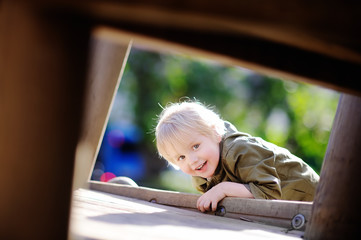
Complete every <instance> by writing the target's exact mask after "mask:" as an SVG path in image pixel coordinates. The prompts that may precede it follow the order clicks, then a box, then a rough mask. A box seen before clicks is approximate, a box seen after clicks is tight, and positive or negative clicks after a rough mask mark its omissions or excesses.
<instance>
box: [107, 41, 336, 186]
mask: <svg viewBox="0 0 361 240" xmlns="http://www.w3.org/2000/svg"><path fill="white" fill-rule="evenodd" d="M184 96H187V97H189V98H196V99H198V100H199V101H201V102H203V103H205V104H206V105H211V106H214V107H215V109H216V111H217V112H218V113H220V115H221V116H222V118H223V119H225V120H228V121H230V122H232V123H233V124H234V125H235V126H236V127H237V128H238V130H240V131H243V132H247V133H249V134H252V135H254V136H259V137H262V138H264V139H265V140H267V141H270V142H273V143H275V144H277V145H279V146H282V147H286V148H288V149H289V150H290V151H291V152H292V153H294V154H295V155H297V156H299V157H300V158H302V159H303V160H304V161H306V162H307V163H308V164H309V165H311V166H312V167H313V169H314V170H315V171H316V172H320V169H321V165H322V161H323V157H324V154H325V151H326V147H327V143H328V138H329V134H330V130H331V126H332V121H333V118H334V115H335V110H336V107H337V103H338V98H339V94H338V93H337V92H334V91H332V90H327V89H323V88H320V87H317V86H313V85H308V84H304V83H297V82H293V81H289V80H280V79H278V78H275V77H271V76H264V75H261V74H259V73H255V72H252V71H250V70H247V69H244V68H240V67H235V66H224V65H221V64H219V63H216V62H212V61H209V60H205V59H196V58H191V57H189V56H185V55H180V54H161V53H158V52H151V51H145V50H142V49H140V48H133V49H132V50H131V53H130V56H129V59H128V62H127V65H126V68H125V71H124V75H123V78H122V81H121V84H120V88H119V90H118V97H117V99H118V100H117V101H118V104H115V107H114V108H113V110H112V111H113V112H114V113H113V114H112V116H117V117H118V118H120V119H121V120H122V121H130V122H133V123H135V124H136V125H138V126H139V127H140V128H141V129H142V131H143V133H144V138H143V142H142V149H143V150H144V154H145V155H146V156H147V157H148V158H150V159H148V160H147V161H148V165H149V166H153V170H152V172H153V173H155V174H153V175H157V174H156V173H157V169H154V168H155V167H154V166H156V168H162V169H164V168H165V167H164V166H165V161H164V160H163V162H162V160H159V158H158V157H157V155H156V148H155V144H154V133H153V129H154V127H155V125H156V119H157V115H158V114H159V113H160V111H161V106H165V105H166V104H167V103H169V102H175V101H179V99H180V98H182V97H184ZM116 112H118V113H116ZM113 118H114V117H113ZM157 161H158V162H160V163H158V164H156V163H155V162H157ZM152 162H153V163H152ZM159 166H161V167H159ZM151 178H152V179H153V178H154V177H151ZM163 182H164V181H163ZM177 182H178V183H179V179H178V180H177ZM144 184H145V185H147V183H144ZM178 185H179V184H178ZM180 185H182V184H180ZM183 185H184V184H183ZM157 187H162V186H157ZM164 188H169V187H164ZM175 190H177V189H175ZM181 190H183V189H181Z"/></svg>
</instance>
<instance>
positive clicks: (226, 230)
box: [71, 189, 303, 240]
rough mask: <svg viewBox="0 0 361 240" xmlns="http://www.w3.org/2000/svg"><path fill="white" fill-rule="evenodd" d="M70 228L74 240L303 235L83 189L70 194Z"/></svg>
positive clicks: (288, 236)
mask: <svg viewBox="0 0 361 240" xmlns="http://www.w3.org/2000/svg"><path fill="white" fill-rule="evenodd" d="M220 219H221V220H220ZM71 226H72V227H71V238H74V239H88V238H91V239H119V238H120V239H144V238H146V239H157V240H159V239H189V240H193V239H197V240H198V239H219V238H227V239H239V238H245V239H277V240H278V239H300V238H301V236H302V234H303V233H302V232H300V231H289V232H287V233H286V229H284V228H279V227H274V226H267V225H264V224H258V223H251V222H246V221H240V220H236V219H230V218H220V217H218V216H210V215H206V214H202V213H200V212H194V211H189V210H185V209H180V208H176V207H170V206H164V205H159V204H154V203H150V202H146V201H142V200H137V199H133V198H127V197H121V196H118V195H113V194H107V193H103V192H97V191H91V190H85V189H79V190H77V191H75V192H74V201H73V208H72V214H71Z"/></svg>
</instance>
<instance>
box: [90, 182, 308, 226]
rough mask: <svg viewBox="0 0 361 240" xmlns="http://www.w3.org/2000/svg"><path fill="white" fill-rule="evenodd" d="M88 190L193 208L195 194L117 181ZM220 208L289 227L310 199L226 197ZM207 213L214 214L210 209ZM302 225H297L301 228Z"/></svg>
mask: <svg viewBox="0 0 361 240" xmlns="http://www.w3.org/2000/svg"><path fill="white" fill-rule="evenodd" d="M90 189H92V190H97V191H101V192H107V193H112V194H116V195H120V196H126V197H130V198H135V199H140V200H144V201H147V202H154V203H158V204H162V205H168V206H175V207H180V208H186V209H189V210H194V211H198V210H197V207H196V206H197V200H198V198H199V196H200V195H199V194H190V193H179V192H172V191H164V190H157V189H152V188H145V187H132V186H127V185H121V184H112V183H103V182H96V181H91V182H90ZM219 206H222V207H224V210H225V211H224V214H223V213H219V214H220V215H222V216H224V217H229V218H235V219H242V220H246V221H251V222H252V221H253V222H259V223H264V224H269V225H273V226H279V227H284V228H287V229H292V226H291V222H292V219H293V217H295V216H296V215H297V214H302V215H303V216H304V218H305V221H306V222H307V221H308V219H309V217H310V215H311V207H312V203H311V202H298V201H281V200H262V199H243V198H232V197H227V198H225V199H224V200H222V201H221V202H220V203H219ZM209 214H213V215H214V214H218V213H214V212H210V213H209ZM305 227H306V224H305V225H304V226H303V227H302V228H301V229H302V230H304V229H305Z"/></svg>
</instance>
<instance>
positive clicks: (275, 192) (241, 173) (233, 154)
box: [225, 137, 282, 199]
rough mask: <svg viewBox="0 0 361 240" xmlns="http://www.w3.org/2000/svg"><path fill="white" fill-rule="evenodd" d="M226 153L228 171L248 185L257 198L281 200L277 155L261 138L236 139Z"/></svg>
mask: <svg viewBox="0 0 361 240" xmlns="http://www.w3.org/2000/svg"><path fill="white" fill-rule="evenodd" d="M229 144H230V148H229V149H228V151H227V152H226V153H225V161H226V165H227V168H228V171H232V172H233V174H235V175H236V177H237V178H238V179H240V180H241V182H242V183H244V184H248V185H249V189H250V191H251V192H252V194H253V196H254V197H255V198H261V199H281V197H282V191H281V181H280V178H279V176H278V174H277V169H276V167H275V160H276V157H275V153H274V151H273V149H271V148H268V147H267V146H265V145H264V144H263V141H262V140H261V139H259V138H254V137H247V138H237V139H234V140H233V141H232V142H231V143H229Z"/></svg>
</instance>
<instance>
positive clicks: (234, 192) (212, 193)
mask: <svg viewBox="0 0 361 240" xmlns="http://www.w3.org/2000/svg"><path fill="white" fill-rule="evenodd" d="M225 197H241V198H254V197H253V195H252V193H251V192H250V191H249V190H248V189H247V188H246V187H245V186H244V185H243V184H241V183H235V182H221V183H219V184H217V185H216V186H214V187H212V188H211V189H210V190H208V191H207V192H206V193H204V194H203V195H202V196H200V197H199V198H198V201H197V208H198V209H199V210H200V211H201V212H205V211H211V210H212V211H216V210H217V204H218V202H219V201H221V200H222V199H223V198H225Z"/></svg>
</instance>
